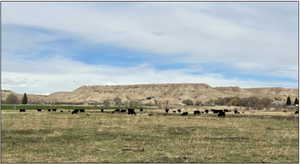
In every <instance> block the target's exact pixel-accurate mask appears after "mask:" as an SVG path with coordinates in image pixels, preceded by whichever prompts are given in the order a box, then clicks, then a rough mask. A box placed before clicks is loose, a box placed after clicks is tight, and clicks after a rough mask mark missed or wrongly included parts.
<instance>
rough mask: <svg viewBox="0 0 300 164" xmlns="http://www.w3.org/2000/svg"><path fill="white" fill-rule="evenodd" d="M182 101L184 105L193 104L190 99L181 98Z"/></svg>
mask: <svg viewBox="0 0 300 164" xmlns="http://www.w3.org/2000/svg"><path fill="white" fill-rule="evenodd" d="M182 103H183V104H185V105H194V103H193V101H192V100H191V99H186V100H183V101H182Z"/></svg>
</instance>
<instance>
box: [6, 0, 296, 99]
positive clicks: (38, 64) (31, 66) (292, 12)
mask: <svg viewBox="0 0 300 164" xmlns="http://www.w3.org/2000/svg"><path fill="white" fill-rule="evenodd" d="M1 7H2V10H1V14H2V17H1V21H2V24H1V41H2V42H1V46H2V49H1V67H2V68H1V77H2V79H1V80H2V81H1V87H2V89H9V90H12V91H14V92H17V93H24V92H26V93H32V94H49V93H52V92H57V91H72V90H74V89H76V88H78V87H80V86H82V85H125V84H126V85H127V84H150V83H156V84H157V83H206V84H208V85H210V86H212V87H217V86H239V87H242V88H253V87H287V88H297V87H298V64H297V62H298V52H297V51H298V42H297V36H298V31H297V30H298V17H297V2H266V3H263V2H248V3H247V2H241V3H238V2H218V3H217V2H177V3H176V2H157V3H150V2H139V3H137V2H114V3H111V2H110V3H108V2H86V3H82V2H47V3H45V2H43V3H41V2H25V3H24V2H23V3H22V2H3V3H2V6H1Z"/></svg>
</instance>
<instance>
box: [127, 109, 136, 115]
mask: <svg viewBox="0 0 300 164" xmlns="http://www.w3.org/2000/svg"><path fill="white" fill-rule="evenodd" d="M128 114H129V115H136V113H135V111H134V109H132V108H128Z"/></svg>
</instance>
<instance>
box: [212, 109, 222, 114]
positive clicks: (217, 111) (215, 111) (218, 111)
mask: <svg viewBox="0 0 300 164" xmlns="http://www.w3.org/2000/svg"><path fill="white" fill-rule="evenodd" d="M211 111H212V112H213V113H220V112H224V111H223V110H218V109H212V110H211Z"/></svg>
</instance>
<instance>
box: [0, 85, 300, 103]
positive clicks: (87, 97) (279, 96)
mask: <svg viewBox="0 0 300 164" xmlns="http://www.w3.org/2000/svg"><path fill="white" fill-rule="evenodd" d="M7 92H8V91H5V94H2V100H3V99H5V97H6V96H4V95H7ZM2 93H4V91H2ZM18 95H19V94H18ZM19 96H22V95H19ZM233 96H238V97H241V98H242V97H250V96H255V97H258V98H263V97H267V98H271V99H272V100H273V102H274V103H285V101H286V98H287V97H288V96H290V97H291V98H292V100H294V98H295V97H298V90H297V89H290V88H239V87H211V86H209V85H207V84H186V83H181V84H143V85H115V86H82V87H80V88H78V89H75V90H74V91H72V92H55V93H52V94H50V95H47V96H45V95H31V94H29V95H28V98H29V101H30V102H61V103H95V102H103V100H105V99H109V100H113V99H114V98H116V97H119V98H121V99H122V101H128V100H138V101H141V102H142V103H151V104H155V102H160V101H166V100H168V101H169V103H170V104H180V103H181V102H182V101H183V100H185V99H191V100H194V101H197V100H200V101H201V102H206V101H209V100H214V99H217V98H219V97H233Z"/></svg>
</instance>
